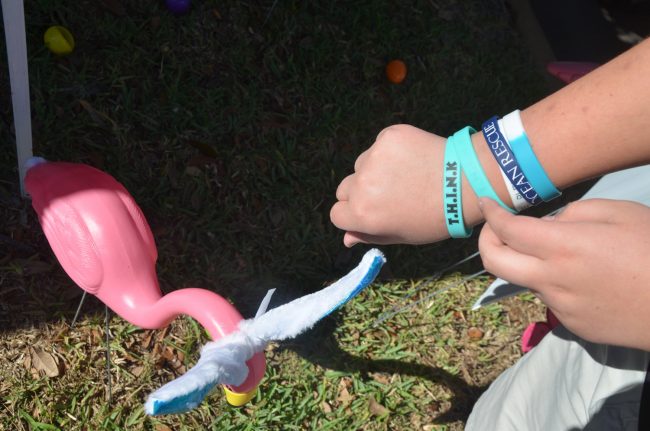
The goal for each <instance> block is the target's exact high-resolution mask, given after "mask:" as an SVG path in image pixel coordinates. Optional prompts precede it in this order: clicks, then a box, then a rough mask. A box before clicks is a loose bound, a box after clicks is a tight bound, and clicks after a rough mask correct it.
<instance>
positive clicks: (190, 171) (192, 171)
mask: <svg viewBox="0 0 650 431" xmlns="http://www.w3.org/2000/svg"><path fill="white" fill-rule="evenodd" d="M201 172H202V171H201V169H199V168H197V167H196V166H188V167H186V168H185V173H186V174H187V175H189V176H191V177H198V176H199V175H201Z"/></svg>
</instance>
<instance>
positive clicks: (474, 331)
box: [467, 326, 483, 341]
mask: <svg viewBox="0 0 650 431" xmlns="http://www.w3.org/2000/svg"><path fill="white" fill-rule="evenodd" d="M467 336H468V337H469V339H470V340H472V341H478V340H480V339H481V338H483V331H481V330H480V329H479V328H477V327H475V326H472V327H471V328H469V329H468V330H467Z"/></svg>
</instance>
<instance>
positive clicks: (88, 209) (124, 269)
mask: <svg viewBox="0 0 650 431" xmlns="http://www.w3.org/2000/svg"><path fill="white" fill-rule="evenodd" d="M25 188H26V190H27V192H28V193H29V194H30V195H31V197H32V205H33V207H34V210H35V211H36V213H37V214H38V217H39V220H40V223H41V226H42V227H43V231H44V232H45V236H46V237H47V239H48V241H49V243H50V246H51V247H52V250H53V251H54V254H55V255H56V257H57V258H58V260H59V262H60V263H61V266H63V269H64V270H65V271H66V272H67V273H68V275H69V276H70V277H71V278H72V279H73V280H74V281H75V283H77V284H78V285H79V287H81V288H82V289H84V290H85V291H87V292H88V293H92V294H93V295H96V296H97V297H98V298H99V299H100V300H101V301H102V302H104V303H105V304H106V305H107V306H108V307H110V308H111V309H112V310H113V311H114V312H115V313H117V314H118V315H119V316H121V317H122V318H124V319H125V320H127V321H129V322H131V323H132V324H134V325H136V326H140V327H142V328H147V329H157V328H162V327H164V326H166V325H168V324H169V323H170V322H171V321H172V320H173V319H174V318H175V317H177V316H178V315H179V314H186V315H189V316H191V317H193V318H194V319H196V320H197V321H198V322H199V323H200V324H201V325H203V327H205V329H206V330H207V331H208V333H209V334H210V337H212V339H213V340H217V339H219V338H222V337H224V336H226V335H228V334H230V333H232V332H234V331H236V330H237V327H238V325H239V323H240V322H241V321H242V316H241V315H240V314H239V312H238V311H237V310H236V309H235V308H234V307H233V306H232V305H231V304H230V303H229V302H228V301H226V300H225V299H224V298H222V297H221V296H219V295H217V294H216V293H214V292H211V291H208V290H205V289H197V288H188V289H180V290H176V291H174V292H171V293H169V294H167V295H164V296H163V295H162V294H161V292H160V288H159V286H158V279H157V277H156V268H155V266H156V259H157V257H158V253H157V250H156V245H155V242H154V238H153V235H152V233H151V229H150V228H149V225H148V224H147V221H146V220H145V218H144V215H143V214H142V211H140V208H139V207H138V206H137V204H136V203H135V201H134V200H133V198H132V197H131V195H130V194H129V193H128V192H127V190H126V189H125V188H124V186H122V185H121V184H120V183H119V182H117V181H116V180H115V179H114V178H113V177H111V176H110V175H108V174H106V173H105V172H102V171H100V170H98V169H95V168H92V167H90V166H87V165H83V164H73V163H61V162H45V160H43V159H37V158H35V159H32V160H31V161H30V163H29V164H28V171H27V175H26V177H25ZM246 365H247V366H248V369H249V373H248V376H247V378H246V380H245V381H244V383H242V384H241V385H240V386H237V387H234V388H230V389H231V392H230V395H231V396H229V397H228V400H229V401H230V402H231V403H233V404H244V403H245V402H247V401H248V400H249V399H250V398H251V397H252V396H253V395H254V393H255V390H256V388H257V386H258V385H259V382H260V380H261V379H262V377H263V376H264V372H265V368H266V361H265V358H264V355H263V353H262V352H259V353H256V354H255V355H254V356H253V357H252V358H251V359H250V360H248V361H247V362H246ZM227 394H228V391H227Z"/></svg>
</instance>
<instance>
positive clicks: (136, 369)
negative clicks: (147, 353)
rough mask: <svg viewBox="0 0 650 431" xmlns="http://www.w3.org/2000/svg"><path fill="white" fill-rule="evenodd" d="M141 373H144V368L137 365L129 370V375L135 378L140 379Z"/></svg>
mask: <svg viewBox="0 0 650 431" xmlns="http://www.w3.org/2000/svg"><path fill="white" fill-rule="evenodd" d="M143 371H144V367H143V366H142V365H138V366H136V367H133V368H131V374H133V375H134V376H136V377H140V375H141V374H142V372H143Z"/></svg>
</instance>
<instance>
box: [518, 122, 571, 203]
mask: <svg viewBox="0 0 650 431" xmlns="http://www.w3.org/2000/svg"><path fill="white" fill-rule="evenodd" d="M508 142H509V143H510V148H511V149H512V152H513V153H514V156H515V158H516V159H517V161H519V164H520V166H521V170H522V171H523V172H524V174H525V175H526V178H527V179H528V182H529V183H530V185H531V186H533V188H534V189H535V191H536V192H537V194H538V195H539V197H541V198H542V199H543V200H544V201H546V202H548V201H550V200H552V199H555V198H556V197H558V196H560V195H561V194H562V193H561V192H560V191H559V190H558V189H557V188H556V187H555V186H554V185H553V183H552V182H551V179H550V178H549V177H548V175H546V172H545V171H544V168H543V167H542V164H541V163H540V162H539V160H538V159H537V157H536V156H535V153H534V152H533V148H532V147H531V146H530V141H529V140H528V136H526V133H525V132H524V133H523V134H521V135H519V136H516V137H514V138H513V139H509V140H508Z"/></svg>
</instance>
